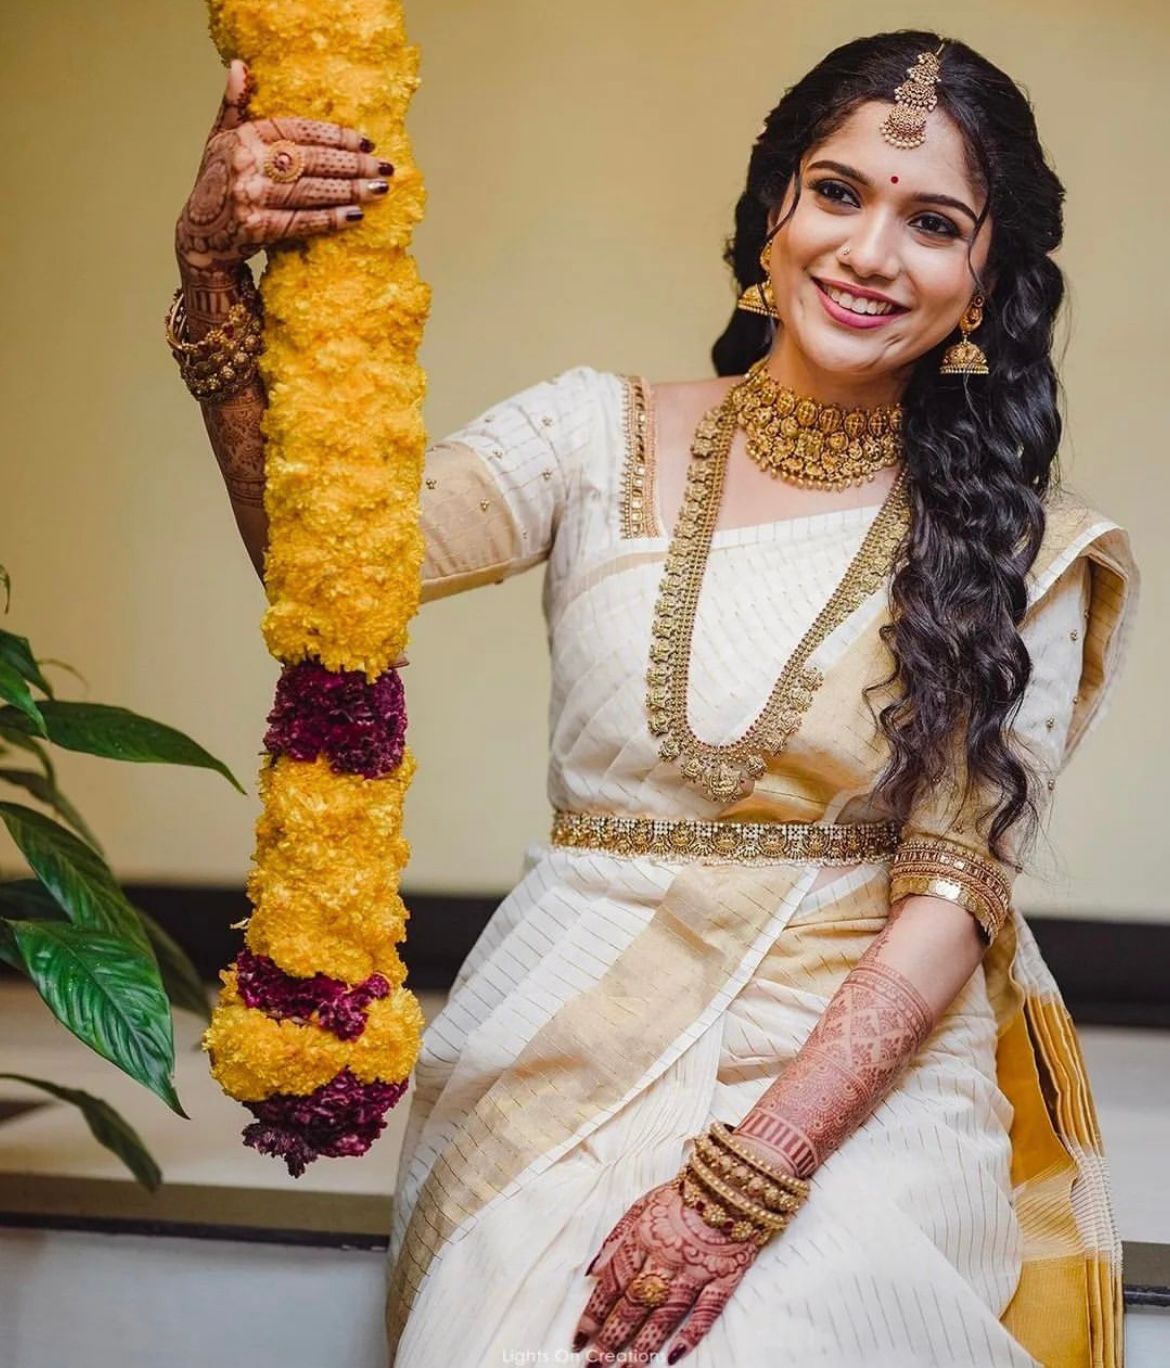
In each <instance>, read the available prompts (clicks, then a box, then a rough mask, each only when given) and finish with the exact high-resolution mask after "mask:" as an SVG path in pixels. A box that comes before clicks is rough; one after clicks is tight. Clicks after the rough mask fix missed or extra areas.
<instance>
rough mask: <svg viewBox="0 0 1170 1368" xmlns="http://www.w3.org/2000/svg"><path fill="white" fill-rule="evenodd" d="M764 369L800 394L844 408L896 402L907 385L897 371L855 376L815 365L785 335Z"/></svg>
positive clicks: (870, 406) (773, 350)
mask: <svg viewBox="0 0 1170 1368" xmlns="http://www.w3.org/2000/svg"><path fill="white" fill-rule="evenodd" d="M764 369H765V370H766V371H767V372H768V374H769V375H770V376H771V377H772V379H773V380H775V381H776V383H777V384H779V385H786V386H787V387H788V388H789V389H791V390H795V391H796V393H797V394H799V395H807V396H808V397H809V398H810V399H816V400H818V401H819V402H820V403H822V404H840V405H841V406H842V407H843V408H874V407H876V406H877V405H879V404H896V403H898V402H900V400H901V398H902V394H903V391H904V390H905V388H906V380H905V378H904V377H903V376H901V375H899V374H895V373H890V372H887V373H886V374H884V375H875V376H856V375H848V374H845V373H843V372H841V371H826V370H823V369H822V368H821V367H819V366H815V365H812V364H811V363H810V362H809V360H808V358H807V357H806V356H804V355H803V354H802V353H801V352H799V351H797V349H796V348H795V347H791V346H785V345H784V339H783V337H780V338H777V341H776V345H775V346H774V347H773V348H772V351H771V353H770V354H769V356H768V359H767V361H766V362H765V364H764Z"/></svg>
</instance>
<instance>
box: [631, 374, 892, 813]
mask: <svg viewBox="0 0 1170 1368" xmlns="http://www.w3.org/2000/svg"><path fill="white" fill-rule="evenodd" d="M741 383H742V382H741ZM736 414H737V408H736V401H735V390H734V389H732V390H731V391H730V392H729V393H728V395H727V396H726V398H725V399H724V400H723V401H722V403H720V404H718V405H716V406H715V407H714V408H712V409H709V410H708V411H707V412H706V413H705V414H704V415H703V417H702V418H701V419H700V421H699V425H698V427H697V428H696V429H695V436H694V440H693V441H692V443H691V461H690V465H689V466H688V468H687V478H686V487H685V490H684V493H683V501H682V507H681V508H680V510H679V515H678V521H677V522H676V524H675V527H674V530H673V532H672V534H671V539H670V546H669V549H668V550H667V553H666V562H665V565H664V568H663V573H662V581H661V583H660V585H659V590H658V599H657V603H656V605H655V609H654V620H653V626H652V629H651V641H650V667H649V669H648V670H647V672H646V682H647V684H648V685H649V688H648V689H647V693H646V712H647V717H648V720H649V725H650V731H651V732H652V733H653V735H654V736H656V737H658V738H659V740H658V754H659V755H660V756H661V757H662V759H663V760H668V761H677V763H678V766H679V769H680V770H681V771H682V773H683V775H684V777H685V778H686V779H688V780H689V781H690V782H692V783H694V784H697V785H699V786H700V787H701V788H702V789H703V790H704V792H705V793H706V794H707V796H708V797H709V798H710V799H711V800H712V801H713V802H716V803H726V802H728V801H729V800H730V799H734V798H736V797H738V796H739V795H740V794H742V793H746V792H748V791H750V789H751V787H752V785H753V784H754V782H755V781H756V780H757V779H758V778H759V777H760V775H761V774H763V773H764V770H765V769H766V768H767V759H766V757H767V756H768V755H777V754H779V753H780V752H781V751H782V750H784V748H785V747H786V746H787V744H788V742H789V741H790V740H791V738H792V737H793V736H794V735H795V734H796V732H797V731H798V729H799V728H800V724H801V720H802V718H803V716H804V714H805V712H807V711H808V708H809V707H810V706H811V704H812V699H813V694H814V692H815V691H816V690H817V689H818V688H819V687H820V686H821V684H822V683H823V682H824V675H823V674H822V673H821V671H820V670H819V669H817V668H816V666H814V665H810V664H808V658H809V656H810V655H811V654H812V653H813V651H814V650H815V649H816V648H817V647H818V646H819V645H820V644H821V642H822V641H824V639H825V638H826V637H827V636H828V635H829V633H830V632H831V631H832V630H833V629H834V628H835V627H837V626H838V625H839V624H840V623H841V622H843V621H844V620H845V619H846V618H847V617H848V616H849V615H850V613H852V612H853V611H854V609H855V608H857V607H858V606H859V605H860V604H861V603H863V602H864V601H865V599H866V598H868V597H869V595H870V594H872V593H873V592H874V591H875V590H877V589H878V588H880V586H881V585H882V583H883V582H884V580H885V577H886V574H887V573H888V571H889V569H890V565H891V562H892V558H893V555H894V553H895V552H896V550H897V547H898V544H899V543H900V541H901V539H902V536H903V533H904V532H905V530H906V527H907V526H908V522H909V514H908V508H909V504H908V500H907V497H906V473H905V471H904V470H903V471H901V472H899V474H898V476H897V478H896V479H895V481H894V483H893V485H892V486H891V488H890V491H889V493H888V494H887V495H886V498H885V502H884V503H883V504H882V506H881V508H880V509H879V511H878V513H877V515H876V516H875V518H874V521H873V522H872V523H871V524H870V527H869V530H868V531H867V532H866V535H865V538H864V540H863V541H862V543H861V546H860V548H859V549H858V551H857V554H856V555H855V556H854V557H853V560H852V561H851V562H850V563H849V566H848V568H847V569H846V571H845V574H844V576H843V578H842V579H841V582H840V583H839V584H838V585H837V587H836V589H835V590H834V591H833V595H832V597H831V598H830V599H829V601H828V603H826V604H825V606H824V608H822V609H821V611H820V613H819V614H818V615H817V617H816V618H815V620H814V621H813V623H812V625H811V626H810V627H809V629H808V631H807V632H805V634H804V636H803V637H802V638H801V640H800V641H799V643H798V644H797V646H796V649H795V650H794V651H793V653H792V655H791V656H790V657H789V659H788V661H787V662H786V664H785V666H784V669H783V670H782V671H781V673H780V676H779V678H778V679H777V680H776V683H775V686H774V687H773V689H772V693H771V696H770V697H769V699H768V701H767V703H765V705H764V707H763V709H762V710H761V712H760V714H759V716H758V717H757V718H756V720H755V721H754V722H753V723H752V724H751V726H750V727H749V728H748V729H747V731H746V732H744V734H743V735H742V736H741V737H740V738H739V739H738V740H736V741H730V742H728V743H726V744H724V745H713V744H711V743H709V742H706V741H702V740H700V738H699V737H698V736H696V735H695V733H694V731H693V730H692V729H691V725H690V721H689V719H688V717H687V686H688V681H689V678H690V655H691V649H692V643H693V639H694V630H695V614H696V611H697V609H698V606H699V592H700V589H701V587H702V583H703V571H704V568H705V567H706V564H707V557H708V554H709V552H710V549H711V538H712V536H713V535H714V531H715V520H716V518H717V516H718V514H719V500H720V496H721V494H722V492H723V477H724V472H725V470H726V468H727V458H728V455H729V453H730V451H731V441H732V438H733V437H734V436H735V430H736V427H737V425H738V424H737V417H736Z"/></svg>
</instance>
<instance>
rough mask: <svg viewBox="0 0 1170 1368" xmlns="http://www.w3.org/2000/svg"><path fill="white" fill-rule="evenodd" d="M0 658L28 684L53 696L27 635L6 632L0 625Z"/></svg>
mask: <svg viewBox="0 0 1170 1368" xmlns="http://www.w3.org/2000/svg"><path fill="white" fill-rule="evenodd" d="M0 660H6V661H7V662H8V663H9V665H11V666H12V668H13V669H14V670H17V671H18V672H19V673H20V674H21V675H23V676H24V678H25V679H27V680H28V682H29V683H30V684H35V685H36V687H37V688H38V689H40V691H41V693H43V694H48V696H49V697H50V698H52V697H53V689H52V685H50V683H49V681H48V680H47V679H46V678H45V676H44V675H43V674H41V667H40V665H39V664H38V663H37V659H36V657H35V656H34V655H33V653H32V647H31V646H30V645H29V644H28V637H22V636H17V635H16V633H15V632H6V631H4V629H3V628H2V627H0Z"/></svg>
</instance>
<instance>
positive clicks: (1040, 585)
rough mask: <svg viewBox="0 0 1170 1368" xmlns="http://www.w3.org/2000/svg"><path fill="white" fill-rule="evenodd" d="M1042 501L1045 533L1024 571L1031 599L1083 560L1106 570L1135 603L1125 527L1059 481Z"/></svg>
mask: <svg viewBox="0 0 1170 1368" xmlns="http://www.w3.org/2000/svg"><path fill="white" fill-rule="evenodd" d="M1044 505H1045V525H1044V537H1043V539H1042V541H1041V544H1040V550H1039V552H1038V553H1037V556H1036V559H1035V561H1034V562H1033V563H1032V567H1031V570H1030V571H1029V580H1030V583H1031V592H1030V594H1029V597H1030V599H1031V600H1032V602H1033V603H1035V602H1036V601H1038V600H1039V599H1041V598H1043V597H1044V595H1045V593H1046V592H1047V590H1048V589H1050V588H1051V587H1052V586H1053V585H1054V584H1055V583H1056V582H1057V580H1059V579H1060V577H1061V575H1062V574H1063V573H1064V572H1065V571H1066V570H1068V569H1069V567H1070V566H1072V565H1073V564H1074V563H1075V562H1077V561H1082V560H1083V561H1086V562H1089V563H1091V564H1093V565H1094V566H1095V567H1098V568H1099V569H1100V570H1101V571H1103V572H1106V578H1107V579H1108V580H1109V581H1110V582H1112V583H1113V584H1114V586H1115V588H1116V590H1117V592H1119V593H1121V594H1122V595H1123V596H1125V597H1127V598H1129V599H1130V600H1131V601H1132V602H1133V603H1136V599H1137V591H1138V587H1139V584H1140V580H1141V575H1140V571H1139V569H1138V565H1137V562H1136V560H1135V558H1134V553H1133V546H1132V544H1131V541H1130V535H1129V531H1128V529H1127V528H1125V527H1124V526H1122V524H1121V523H1120V522H1118V521H1117V519H1116V518H1113V517H1112V516H1111V515H1110V514H1108V513H1107V512H1105V511H1104V510H1102V509H1101V508H1099V507H1097V506H1096V504H1094V503H1093V502H1091V501H1090V500H1089V499H1088V498H1087V497H1086V495H1085V494H1084V493H1083V492H1082V491H1081V490H1079V489H1077V488H1076V487H1075V486H1073V485H1068V484H1065V483H1064V482H1061V483H1060V485H1059V486H1057V487H1054V488H1053V489H1050V490H1049V492H1048V494H1047V496H1046V497H1045V501H1044Z"/></svg>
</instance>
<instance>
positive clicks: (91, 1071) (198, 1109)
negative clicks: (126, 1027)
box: [0, 979, 1170, 1244]
mask: <svg viewBox="0 0 1170 1368" xmlns="http://www.w3.org/2000/svg"><path fill="white" fill-rule="evenodd" d="M209 991H210V990H209ZM420 1002H421V1004H422V1008H423V1011H424V1013H425V1015H426V1017H427V1019H428V1020H430V1018H431V1017H432V1016H433V1015H434V1013H435V1012H436V1011H438V1010H439V1008H440V1007H441V1005H442V1002H443V995H442V994H440V993H423V994H420ZM0 1022H3V1030H2V1032H0V1073H21V1074H26V1075H31V1076H33V1077H37V1078H44V1079H47V1080H50V1081H52V1082H55V1083H59V1084H64V1085H67V1086H69V1087H74V1088H82V1089H85V1090H86V1091H88V1092H92V1093H94V1094H95V1095H96V1096H98V1097H102V1098H104V1099H105V1100H106V1101H108V1102H109V1103H110V1104H111V1105H113V1106H114V1107H116V1108H117V1109H118V1110H119V1111H120V1112H121V1113H122V1115H123V1116H124V1117H125V1118H126V1120H127V1121H129V1123H130V1124H131V1125H132V1126H133V1127H134V1129H135V1130H136V1131H137V1132H138V1134H139V1136H140V1137H141V1138H142V1140H143V1142H144V1143H145V1144H146V1146H147V1148H148V1149H149V1150H150V1151H151V1153H152V1154H153V1155H154V1158H155V1160H156V1162H157V1163H158V1164H159V1166H160V1167H161V1168H162V1170H163V1173H164V1181H165V1182H167V1183H174V1184H207V1185H209V1186H214V1187H218V1188H232V1187H244V1188H250V1189H274V1190H283V1191H288V1190H289V1189H290V1188H295V1190H296V1191H297V1192H298V1193H309V1192H314V1193H315V1192H321V1193H339V1194H363V1193H364V1194H370V1195H374V1194H376V1195H377V1196H378V1197H379V1198H381V1199H385V1198H386V1197H387V1196H388V1195H389V1194H390V1192H391V1191H392V1189H393V1184H394V1172H395V1168H396V1162H397V1154H398V1149H399V1147H400V1145H401V1142H402V1128H403V1125H404V1122H405V1118H406V1107H405V1104H406V1102H407V1101H408V1100H409V1097H408V1098H406V1099H404V1100H403V1103H400V1104H399V1106H398V1107H396V1108H394V1109H393V1110H392V1111H391V1113H390V1118H389V1124H388V1126H387V1130H386V1131H385V1132H384V1134H383V1136H382V1137H381V1139H380V1140H379V1141H378V1143H377V1144H376V1145H375V1146H374V1147H373V1149H371V1150H370V1152H369V1153H368V1154H367V1155H365V1156H364V1157H363V1158H362V1160H361V1161H360V1162H359V1163H352V1162H342V1161H338V1160H332V1161H331V1160H319V1161H318V1162H317V1163H315V1164H311V1165H310V1166H309V1168H308V1170H307V1171H306V1173H305V1175H304V1176H303V1177H302V1178H300V1179H298V1180H296V1181H295V1183H294V1181H293V1180H292V1179H290V1178H289V1177H288V1174H287V1172H286V1170H285V1168H284V1166H283V1165H282V1164H280V1163H278V1162H275V1161H273V1160H271V1159H268V1158H265V1157H263V1156H261V1155H259V1154H257V1153H256V1152H255V1151H254V1150H251V1149H248V1148H245V1147H244V1146H243V1145H242V1144H241V1143H240V1140H239V1134H240V1131H241V1129H242V1127H243V1126H244V1125H245V1124H246V1123H247V1122H248V1121H249V1120H250V1119H251V1116H250V1114H249V1113H248V1112H246V1111H244V1109H243V1108H241V1107H240V1106H239V1104H238V1103H236V1102H234V1101H233V1100H232V1099H231V1098H229V1097H227V1096H226V1095H225V1094H224V1093H223V1092H221V1091H220V1088H219V1086H218V1084H217V1083H216V1082H215V1080H214V1079H213V1078H212V1077H211V1076H210V1074H209V1073H208V1070H207V1057H206V1055H205V1054H204V1053H203V1052H202V1051H201V1050H200V1049H199V1048H198V1040H199V1036H200V1033H201V1030H202V1026H201V1023H199V1022H198V1021H196V1020H195V1019H194V1018H193V1017H192V1016H191V1015H190V1014H189V1013H184V1012H180V1013H178V1014H177V1015H176V1072H175V1084H176V1088H177V1090H178V1093H179V1097H180V1099H181V1100H182V1103H183V1106H184V1108H185V1110H186V1111H187V1112H188V1113H189V1114H190V1120H183V1119H182V1118H181V1117H178V1116H176V1115H175V1114H174V1113H173V1112H171V1111H170V1110H169V1109H168V1108H167V1107H165V1106H164V1105H163V1103H162V1102H160V1101H159V1100H158V1099H157V1098H155V1097H154V1096H153V1094H151V1093H149V1092H147V1091H146V1089H144V1088H142V1087H141V1086H140V1085H139V1084H137V1083H135V1082H134V1081H133V1080H131V1079H130V1078H129V1077H127V1076H126V1075H125V1074H123V1073H122V1072H121V1071H120V1070H119V1069H117V1068H115V1067H114V1066H113V1065H112V1064H109V1063H108V1062H107V1061H105V1060H103V1059H101V1058H99V1057H98V1056H97V1055H95V1054H94V1053H93V1052H92V1051H91V1050H89V1049H88V1048H87V1047H86V1046H84V1045H82V1044H81V1042H80V1041H79V1040H77V1039H76V1038H75V1037H74V1036H72V1035H70V1034H69V1033H68V1032H67V1031H66V1030H65V1029H64V1028H63V1027H62V1026H60V1025H59V1024H58V1023H57V1022H56V1021H55V1020H54V1019H53V1018H52V1017H51V1016H50V1014H49V1011H48V1009H47V1008H46V1007H45V1006H44V1004H43V1003H42V1002H41V1000H40V998H39V997H38V995H37V993H36V991H35V990H34V989H33V988H32V987H31V985H29V984H27V983H26V982H24V981H23V980H15V979H4V980H3V981H0ZM1080 1035H1081V1043H1082V1046H1083V1049H1084V1052H1085V1057H1086V1059H1087V1062H1088V1067H1089V1072H1090V1075H1091V1078H1092V1081H1093V1088H1094V1095H1095V1097H1096V1101H1097V1105H1098V1110H1099V1113H1100V1118H1101V1127H1102V1130H1103V1132H1104V1136H1105V1145H1106V1152H1107V1155H1108V1159H1109V1166H1110V1172H1111V1174H1112V1177H1113V1183H1114V1191H1115V1198H1116V1209H1117V1218H1118V1224H1119V1226H1120V1228H1121V1234H1122V1237H1123V1238H1124V1239H1126V1240H1141V1241H1151V1242H1157V1243H1165V1244H1170V1184H1168V1183H1167V1182H1166V1181H1165V1156H1166V1155H1167V1154H1170V1032H1163V1031H1142V1030H1130V1029H1121V1028H1112V1027H1086V1028H1084V1029H1082V1031H1081V1033H1080ZM0 1102H16V1103H24V1104H29V1105H30V1107H31V1109H30V1110H27V1111H23V1112H21V1113H20V1114H18V1115H16V1116H11V1117H9V1119H7V1120H5V1121H2V1122H0V1184H2V1183H4V1181H5V1180H6V1181H7V1184H11V1183H12V1182H13V1180H14V1178H15V1176H16V1175H21V1174H29V1175H69V1176H73V1177H85V1178H99V1179H111V1180H124V1179H127V1178H128V1174H127V1171H126V1170H125V1168H124V1167H123V1166H122V1164H121V1162H120V1161H119V1160H118V1159H117V1158H115V1156H114V1155H113V1154H111V1153H110V1152H109V1151H108V1150H106V1149H104V1148H103V1147H102V1146H100V1145H99V1144H98V1143H97V1142H96V1141H95V1140H94V1139H93V1137H92V1136H91V1135H90V1133H89V1130H88V1127H87V1126H86V1125H85V1123H84V1121H83V1120H82V1119H81V1115H80V1113H79V1112H77V1110H76V1109H75V1108H74V1107H72V1106H70V1105H68V1104H64V1103H60V1102H58V1101H56V1099H53V1098H51V1097H49V1095H48V1094H46V1093H44V1092H41V1091H40V1090H39V1089H36V1088H34V1087H31V1086H29V1085H27V1084H23V1083H18V1082H16V1081H14V1080H11V1079H8V1078H0Z"/></svg>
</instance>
